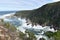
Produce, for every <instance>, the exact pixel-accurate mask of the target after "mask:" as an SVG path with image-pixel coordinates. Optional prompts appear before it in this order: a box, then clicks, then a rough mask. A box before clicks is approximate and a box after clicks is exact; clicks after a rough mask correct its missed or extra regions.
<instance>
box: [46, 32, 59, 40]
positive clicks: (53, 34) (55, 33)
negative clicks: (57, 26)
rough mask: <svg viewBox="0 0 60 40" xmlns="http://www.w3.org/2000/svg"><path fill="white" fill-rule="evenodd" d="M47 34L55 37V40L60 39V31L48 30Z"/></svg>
mask: <svg viewBox="0 0 60 40" xmlns="http://www.w3.org/2000/svg"><path fill="white" fill-rule="evenodd" d="M45 35H46V36H48V37H49V38H51V37H53V38H54V39H55V40H60V31H57V32H54V33H53V32H46V33H45Z"/></svg>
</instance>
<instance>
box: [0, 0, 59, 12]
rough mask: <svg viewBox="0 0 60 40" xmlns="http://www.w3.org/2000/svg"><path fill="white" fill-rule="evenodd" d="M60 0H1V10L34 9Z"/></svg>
mask: <svg viewBox="0 0 60 40" xmlns="http://www.w3.org/2000/svg"><path fill="white" fill-rule="evenodd" d="M57 1H60V0H0V11H14V10H15V11H19V10H32V9H36V8H39V7H41V6H42V5H44V4H47V3H51V2H57Z"/></svg>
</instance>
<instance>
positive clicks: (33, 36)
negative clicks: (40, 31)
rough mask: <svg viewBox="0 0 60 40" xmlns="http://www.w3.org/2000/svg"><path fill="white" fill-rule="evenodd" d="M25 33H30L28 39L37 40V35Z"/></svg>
mask: <svg viewBox="0 0 60 40" xmlns="http://www.w3.org/2000/svg"><path fill="white" fill-rule="evenodd" d="M25 33H28V35H29V37H28V39H29V40H36V37H35V34H34V33H33V32H30V31H28V30H26V31H25Z"/></svg>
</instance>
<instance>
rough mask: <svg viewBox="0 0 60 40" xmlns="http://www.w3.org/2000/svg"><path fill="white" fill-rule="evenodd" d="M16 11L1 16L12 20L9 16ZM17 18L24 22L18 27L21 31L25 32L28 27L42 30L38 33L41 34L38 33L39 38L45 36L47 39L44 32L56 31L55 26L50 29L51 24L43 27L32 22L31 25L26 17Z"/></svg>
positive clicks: (6, 19) (0, 16)
mask: <svg viewBox="0 0 60 40" xmlns="http://www.w3.org/2000/svg"><path fill="white" fill-rule="evenodd" d="M14 14H15V13H9V14H5V15H0V18H1V19H4V20H5V21H12V20H10V19H9V18H10V17H11V16H12V17H13V15H14ZM17 20H19V21H20V22H22V24H21V25H20V26H19V27H17V29H18V30H20V31H21V32H23V33H25V30H26V29H28V30H31V29H32V30H33V31H39V32H40V31H42V32H41V33H38V34H39V35H36V37H37V40H39V38H42V37H43V38H45V39H46V40H47V37H46V36H44V35H43V34H44V32H47V31H52V32H55V30H54V28H52V29H50V26H45V27H42V26H41V25H34V26H32V24H31V23H30V24H29V25H27V24H28V23H26V19H21V18H17Z"/></svg>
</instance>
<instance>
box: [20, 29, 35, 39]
mask: <svg viewBox="0 0 60 40" xmlns="http://www.w3.org/2000/svg"><path fill="white" fill-rule="evenodd" d="M26 34H28V36H29V37H27V35H26ZM19 38H21V39H22V40H36V37H35V36H34V33H32V32H30V31H27V30H26V31H25V34H24V33H23V32H19Z"/></svg>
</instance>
